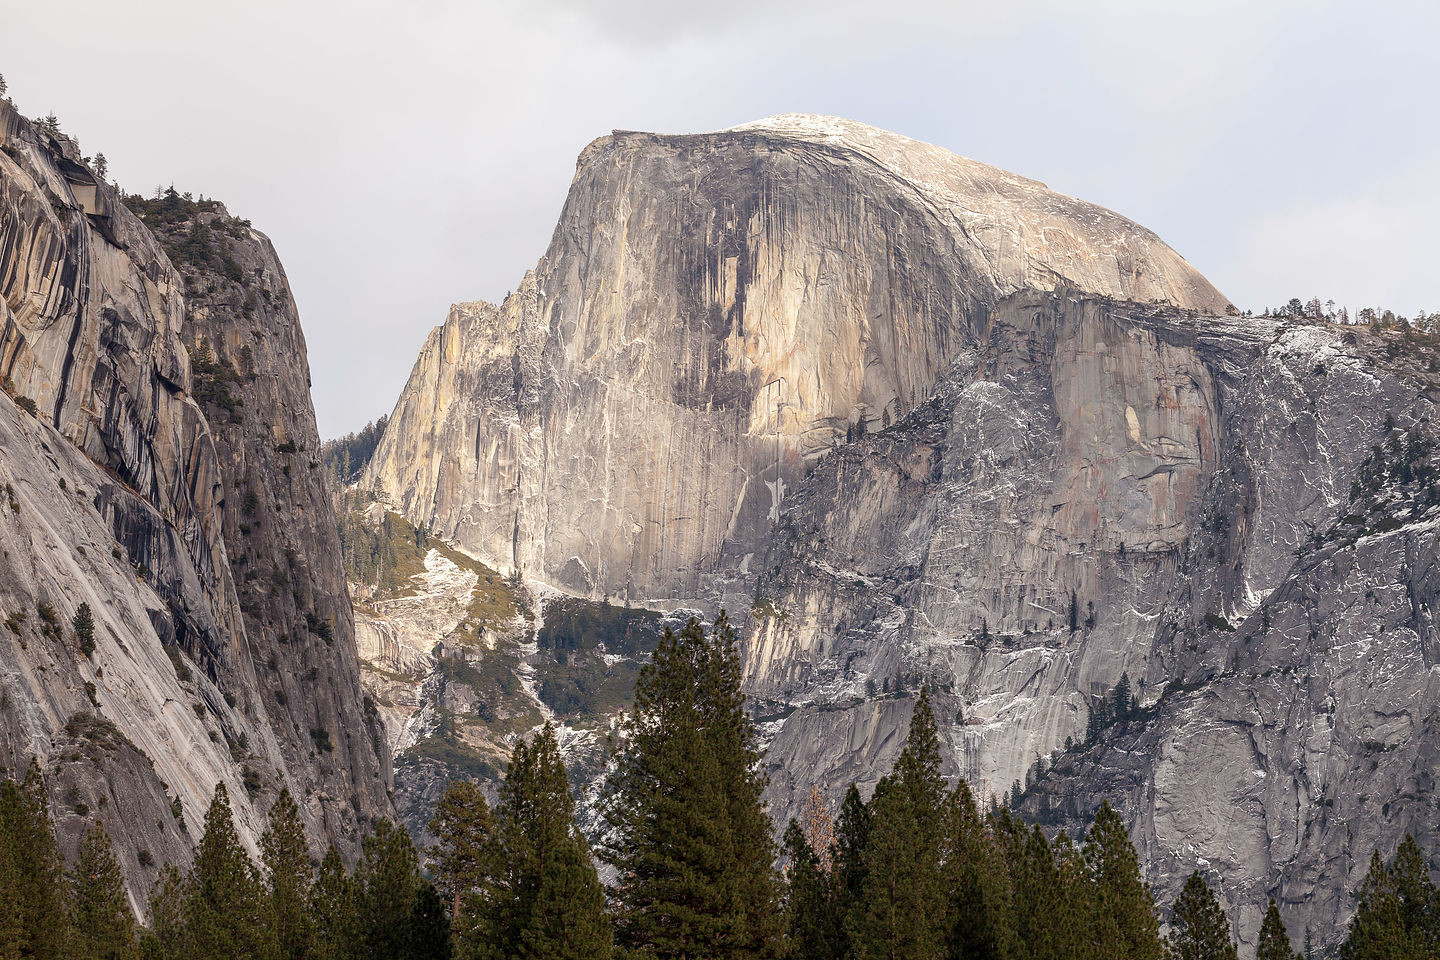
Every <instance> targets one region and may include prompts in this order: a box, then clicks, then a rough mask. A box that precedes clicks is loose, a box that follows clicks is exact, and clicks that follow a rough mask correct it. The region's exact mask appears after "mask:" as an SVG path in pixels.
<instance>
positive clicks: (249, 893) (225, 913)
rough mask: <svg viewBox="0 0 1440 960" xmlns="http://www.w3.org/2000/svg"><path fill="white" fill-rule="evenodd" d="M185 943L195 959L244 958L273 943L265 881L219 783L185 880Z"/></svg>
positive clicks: (253, 955)
mask: <svg viewBox="0 0 1440 960" xmlns="http://www.w3.org/2000/svg"><path fill="white" fill-rule="evenodd" d="M185 893H186V895H185V906H184V930H185V935H184V943H185V952H186V956H187V957H190V958H194V960H227V958H234V960H242V958H253V957H259V956H262V955H266V954H267V952H268V951H269V950H270V949H271V943H272V940H271V930H270V925H269V923H268V920H269V911H268V910H267V906H268V905H267V903H266V897H265V893H264V885H263V883H262V881H261V879H260V875H259V873H258V872H257V871H256V869H255V865H254V864H253V863H251V862H250V856H249V854H247V853H246V852H245V847H244V845H243V844H242V843H241V842H240V835H239V834H238V833H236V831H235V823H234V820H233V819H232V817H231V814H230V795H229V793H228V792H227V791H226V789H225V784H223V783H217V784H216V785H215V794H214V797H213V798H212V799H211V801H210V808H209V809H208V810H207V811H206V812H205V831H204V833H203V834H201V837H200V843H199V845H198V846H197V847H196V848H195V867H194V869H193V870H192V871H191V874H190V878H189V882H188V883H187V884H186V892H185Z"/></svg>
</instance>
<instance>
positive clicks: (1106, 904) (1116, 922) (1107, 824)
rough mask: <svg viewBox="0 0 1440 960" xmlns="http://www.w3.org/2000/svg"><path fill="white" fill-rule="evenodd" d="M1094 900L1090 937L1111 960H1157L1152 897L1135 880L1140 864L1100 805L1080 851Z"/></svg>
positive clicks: (1115, 817) (1112, 815) (1115, 818)
mask: <svg viewBox="0 0 1440 960" xmlns="http://www.w3.org/2000/svg"><path fill="white" fill-rule="evenodd" d="M1081 856H1082V857H1083V858H1084V861H1085V866H1086V869H1087V870H1088V872H1089V876H1090V882H1091V889H1092V891H1093V896H1094V900H1093V901H1092V905H1093V912H1092V914H1091V916H1092V919H1093V921H1094V926H1093V927H1092V929H1091V936H1092V937H1094V938H1095V940H1097V941H1098V942H1099V943H1100V944H1104V945H1105V946H1106V949H1107V951H1108V953H1109V956H1111V957H1113V958H1115V960H1159V957H1160V955H1161V944H1160V922H1159V919H1158V917H1157V916H1156V912H1155V898H1154V896H1153V895H1152V894H1151V892H1150V888H1149V887H1148V886H1147V885H1146V884H1145V882H1144V881H1143V880H1141V879H1140V861H1139V858H1138V857H1137V856H1136V855H1135V847H1134V846H1133V845H1131V843H1130V836H1129V834H1127V833H1126V832H1125V825H1124V824H1123V823H1122V822H1121V821H1120V815H1119V814H1118V813H1116V812H1115V811H1114V810H1113V809H1112V808H1111V806H1110V803H1109V801H1108V800H1107V801H1102V802H1101V804H1100V810H1099V811H1098V812H1097V813H1096V814H1095V822H1094V823H1093V824H1091V826H1090V830H1089V831H1088V832H1087V833H1086V834H1085V845H1084V848H1083V849H1082V851H1081Z"/></svg>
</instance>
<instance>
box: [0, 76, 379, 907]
mask: <svg viewBox="0 0 1440 960" xmlns="http://www.w3.org/2000/svg"><path fill="white" fill-rule="evenodd" d="M0 140H3V143H0V146H3V153H0V376H3V377H4V378H5V379H6V380H7V384H8V386H9V388H10V389H11V390H13V392H14V394H15V396H16V397H17V398H25V397H28V398H30V399H33V400H34V401H35V403H36V405H37V413H38V416H37V417H34V418H32V417H31V416H29V415H28V414H27V413H25V412H23V411H22V410H21V409H20V408H19V407H18V406H17V404H16V403H15V402H14V401H12V400H11V399H10V398H9V397H4V398H0V450H3V454H0V482H3V483H4V484H6V485H7V486H6V488H5V489H6V490H7V496H6V497H5V498H3V500H4V503H3V506H4V510H3V511H0V512H3V517H0V550H3V553H0V610H3V613H4V615H5V617H7V618H9V620H10V622H12V623H13V624H14V626H13V627H12V628H9V629H7V630H6V631H5V633H4V637H5V643H4V644H3V646H0V671H3V685H4V686H3V693H0V764H3V765H4V766H5V767H6V768H7V769H11V770H14V769H17V768H20V767H23V765H24V764H25V763H26V762H27V761H28V759H29V758H30V757H31V756H36V757H38V758H39V759H40V761H41V763H42V767H43V768H44V770H45V773H46V776H47V780H48V782H49V784H50V787H51V800H52V805H54V806H55V808H56V812H57V815H58V816H59V822H60V826H61V832H62V841H63V842H64V844H65V846H66V847H67V849H73V846H74V845H75V844H76V843H78V838H79V835H80V834H81V833H82V832H83V827H84V820H85V817H87V816H89V817H94V816H100V817H102V818H103V819H104V820H105V821H106V824H107V827H108V828H109V830H110V832H111V834H112V836H115V837H116V840H117V846H118V847H119V851H120V856H121V860H122V863H123V864H124V866H125V870H126V875H127V879H128V881H129V883H130V887H131V895H132V898H134V897H136V896H139V897H141V898H143V896H144V895H145V893H147V892H148V889H149V886H150V883H151V882H152V881H153V879H154V877H155V871H156V869H158V866H159V865H160V864H161V863H163V862H164V861H165V860H170V861H172V862H176V863H180V864H184V863H186V862H187V861H188V858H189V855H190V854H189V847H190V843H191V841H192V839H193V837H194V836H198V826H199V823H200V820H201V818H202V817H203V813H204V809H205V806H206V805H207V804H208V802H209V798H210V794H211V791H212V790H213V788H214V786H215V784H216V783H217V782H222V781H223V782H225V783H226V784H227V786H228V788H229V791H230V794H231V796H232V798H234V802H235V807H236V816H237V820H238V821H239V823H238V826H239V828H240V831H241V835H242V837H243V838H244V839H245V841H246V842H247V843H248V844H251V845H252V846H253V844H254V842H255V840H256V839H257V838H258V836H259V833H260V831H261V829H262V828H263V817H264V814H265V813H266V811H267V810H268V808H269V804H270V802H271V801H272V800H273V798H274V796H275V793H276V792H277V791H278V789H279V788H280V787H282V786H288V787H289V788H290V789H291V791H292V792H293V793H294V794H295V795H296V796H297V798H300V799H301V810H302V816H303V817H304V819H305V820H306V823H307V826H308V827H309V829H310V831H311V837H312V840H313V841H314V842H315V844H316V845H317V849H320V847H319V845H320V844H323V843H325V842H330V841H333V842H335V843H337V844H338V845H339V846H340V847H341V849H342V850H345V851H347V852H350V853H353V852H354V851H355V850H356V849H357V848H358V838H359V831H360V828H361V827H362V826H363V825H364V824H365V823H366V822H367V821H368V820H371V819H373V818H375V817H377V816H379V815H382V814H384V813H386V812H388V811H389V810H390V809H391V807H390V801H389V798H388V795H387V787H388V759H387V753H386V750H385V747H384V743H383V739H382V738H380V737H379V736H376V737H374V738H372V737H371V735H370V732H371V731H372V730H377V729H378V728H377V727H376V726H375V724H374V722H373V717H370V716H369V715H368V712H367V710H366V708H365V701H364V699H363V697H362V694H361V690H360V686H359V682H358V666H357V663H356V658H355V652H354V645H353V633H352V628H351V615H350V606H349V603H348V597H347V594H346V592H345V585H344V580H343V574H342V571H341V566H340V559H339V544H338V540H337V537H336V531H335V524H334V520H333V517H332V516H331V514H330V505H329V502H328V500H327V499H326V498H325V496H324V491H323V487H322V485H321V482H320V472H319V470H318V469H317V468H316V466H315V465H312V460H313V458H314V456H315V451H316V448H317V446H318V438H317V437H316V435H315V426H314V414H313V411H312V409H311V406H310V401H309V377H308V371H307V369H306V362H305V352H304V341H303V338H302V337H301V334H300V331H299V326H298V319H297V317H296V315H295V310H294V305H293V302H292V301H291V299H290V296H289V290H288V287H287V286H286V284H285V281H284V275H283V273H282V272H281V270H280V267H279V264H278V262H277V261H276V260H275V257H274V252H273V250H272V249H271V248H270V246H269V242H268V241H267V240H265V239H264V237H263V236H262V235H260V234H258V233H255V232H253V231H246V232H245V233H244V234H243V235H242V234H241V232H240V230H239V229H238V225H236V226H235V235H234V236H233V237H231V238H230V239H229V240H228V241H227V243H228V244H229V251H230V255H231V256H232V258H233V261H234V264H235V268H236V269H237V270H238V271H240V273H241V276H243V277H245V278H248V279H247V280H246V282H245V284H243V286H244V287H245V289H246V290H248V291H251V292H252V295H253V296H256V297H257V298H259V291H260V290H262V289H263V290H264V292H265V296H264V297H263V298H259V299H257V300H256V302H254V303H251V302H249V301H248V300H247V299H245V298H243V297H242V298H241V299H239V300H236V299H235V298H234V296H233V294H235V293H236V288H238V287H240V286H242V285H241V284H240V283H239V282H238V281H235V280H229V279H225V278H222V277H220V276H219V273H220V271H219V267H218V265H216V266H215V267H214V269H209V268H207V269H206V270H203V271H202V270H196V269H194V268H186V270H187V271H188V274H186V275H182V272H181V271H178V270H177V269H176V267H175V265H174V264H172V263H171V261H170V259H169V257H168V256H167V255H166V253H165V251H164V249H163V246H162V243H161V242H160V241H159V240H157V238H156V237H155V236H154V235H153V234H152V232H151V231H150V230H149V229H147V228H146V227H145V225H144V224H142V223H141V222H140V220H139V219H137V218H136V217H135V216H134V215H133V214H132V213H131V212H130V211H129V210H127V209H126V208H125V207H124V205H123V204H122V203H121V202H120V200H119V197H118V195H117V194H116V192H115V191H114V190H113V189H112V188H111V187H110V186H108V185H106V184H104V183H96V181H95V178H94V177H93V176H92V175H91V174H90V173H89V171H88V170H87V168H86V167H85V166H84V163H83V162H82V160H81V158H80V157H79V155H78V150H76V148H75V146H74V144H73V143H72V142H71V141H69V140H67V139H65V138H63V137H61V138H51V137H48V136H46V135H44V134H43V133H41V132H40V131H38V130H37V129H36V128H34V127H33V126H32V125H31V124H30V123H29V122H27V121H26V120H24V119H23V118H22V117H20V116H19V115H18V114H17V113H16V112H15V111H14V109H13V108H12V107H11V106H10V105H9V104H0ZM216 216H217V217H220V218H222V219H225V220H226V221H227V223H228V222H229V221H228V218H225V217H224V212H223V209H220V210H219V211H218V213H217V214H216ZM221 225H222V224H215V226H217V227H219V226H221ZM226 229H231V227H230V226H226ZM187 283H188V284H190V285H191V289H190V290H189V291H187V289H186V284H187ZM262 299H263V302H261V300H262ZM202 337H203V338H205V339H206V340H207V341H208V342H209V344H210V345H212V347H213V350H214V352H215V353H217V354H218V355H219V357H220V359H221V361H222V362H224V363H230V364H232V365H233V368H234V369H239V370H243V371H244V375H243V376H237V377H236V378H235V379H234V381H233V382H231V383H230V384H229V386H228V389H229V391H230V392H231V393H232V394H233V398H232V399H234V400H235V401H236V402H235V404H234V406H233V410H231V411H218V410H217V409H213V408H212V409H208V410H207V409H204V408H202V405H201V404H200V403H199V402H197V399H196V395H197V394H200V393H203V392H204V390H203V389H201V388H202V387H203V386H204V385H203V384H202V383H199V382H197V379H196V377H195V376H194V375H193V371H192V364H191V353H190V350H191V349H192V348H194V347H195V346H196V344H197V342H198V341H199V339H200V338H202ZM243 348H248V349H244V360H243V364H242V363H241V362H240V353H241V351H242V349H243ZM287 442H288V443H292V444H294V450H295V453H290V454H287V453H283V452H282V449H281V448H283V449H285V450H288V449H290V448H289V446H287V445H286V444H287ZM10 490H13V491H14V494H13V498H12V497H11V496H10V495H9V494H8V491H10ZM247 491H254V493H255V494H256V496H255V498H254V500H253V502H250V501H248V498H247V496H246V493H247ZM12 499H13V502H14V504H15V507H16V509H12V508H11V506H10V501H11V500H12ZM255 570H259V571H260V572H261V573H263V574H264V575H266V577H267V581H266V582H265V588H266V592H265V593H263V594H261V593H259V592H258V590H257V585H256V584H255V583H254V582H253V578H252V577H249V576H247V574H248V573H249V572H250V571H255ZM282 584H283V586H282ZM82 602H84V603H88V604H89V606H90V607H91V609H92V611H93V612H94V616H95V619H96V644H97V648H96V651H95V653H94V654H93V655H92V656H90V657H86V656H84V655H83V654H82V653H81V652H80V651H79V649H78V647H77V646H76V643H75V640H74V635H73V631H72V630H71V628H70V621H71V617H72V616H73V615H74V613H75V611H76V609H77V608H78V606H79V604H80V603H82ZM41 605H46V606H47V607H48V608H52V609H53V610H54V611H55V618H56V622H57V624H58V625H59V629H58V636H56V635H55V633H56V631H52V632H51V633H50V634H47V633H46V632H45V631H42V630H41V629H40V627H41V623H42V619H41V617H40V615H39V610H40V608H41ZM305 612H309V613H311V614H313V615H314V616H316V617H317V619H316V620H314V621H310V620H307V619H306V617H305V616H304V613H305ZM22 616H23V618H24V619H23V620H22V619H21V617H22ZM321 621H324V622H326V623H327V624H329V625H330V630H331V632H332V641H331V643H329V644H327V643H324V642H323V641H322V640H321V639H320V638H319V637H318V636H316V635H314V634H312V633H309V632H307V630H306V627H307V624H311V623H313V624H314V625H316V626H317V627H318V624H319V623H320V622H321ZM177 665H178V666H177ZM87 684H89V685H91V687H90V689H89V690H88V691H87ZM282 691H283V692H286V693H288V695H287V696H286V697H285V698H284V699H283V700H282V699H281V697H280V696H278V695H277V692H282ZM87 714H96V715H98V716H99V717H100V718H102V721H103V722H100V723H96V722H93V721H90V720H87V719H85V717H86V715H87ZM112 725H113V726H112ZM312 729H325V730H328V731H329V732H330V734H331V741H332V746H331V748H330V749H329V750H325V749H320V748H318V747H317V745H316V742H315V740H314V738H312V736H311V733H310V731H311V730H312ZM247 780H248V781H249V783H248V787H249V788H253V796H252V795H251V793H252V790H251V789H247ZM175 810H181V811H183V814H182V816H176V815H175V812H174V811H175ZM81 811H84V813H83V814H82V813H81ZM142 850H144V851H148V853H149V854H150V857H149V859H150V860H151V861H152V863H153V865H146V864H144V863H142V862H141V859H142V858H141V857H140V851H142Z"/></svg>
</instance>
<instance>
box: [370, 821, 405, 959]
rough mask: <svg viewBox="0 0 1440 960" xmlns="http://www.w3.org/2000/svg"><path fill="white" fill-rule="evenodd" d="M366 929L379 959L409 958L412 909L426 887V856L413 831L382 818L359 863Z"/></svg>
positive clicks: (375, 955) (373, 954)
mask: <svg viewBox="0 0 1440 960" xmlns="http://www.w3.org/2000/svg"><path fill="white" fill-rule="evenodd" d="M355 880H356V883H357V884H358V886H359V903H360V931H361V942H362V944H363V946H364V951H365V955H366V956H368V957H371V958H373V960H408V956H409V952H408V950H409V943H410V939H411V915H412V914H413V913H414V912H415V898H416V895H417V894H418V893H419V892H420V860H419V857H418V856H417V854H416V852H415V844H414V843H413V842H411V840H410V833H409V831H408V830H406V829H405V828H404V827H403V826H396V825H395V824H393V823H391V822H390V821H389V820H388V819H383V818H382V819H381V820H380V822H378V823H377V824H375V829H374V830H373V831H372V832H371V833H370V835H369V836H368V837H366V838H365V842H364V845H363V847H362V854H361V857H360V863H359V865H358V866H357V867H356V868H355Z"/></svg>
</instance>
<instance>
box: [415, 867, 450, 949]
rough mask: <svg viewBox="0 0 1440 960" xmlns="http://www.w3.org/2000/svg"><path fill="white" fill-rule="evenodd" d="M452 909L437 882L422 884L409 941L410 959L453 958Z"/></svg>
mask: <svg viewBox="0 0 1440 960" xmlns="http://www.w3.org/2000/svg"><path fill="white" fill-rule="evenodd" d="M450 954H451V945H450V908H449V906H448V905H447V904H446V903H445V901H444V900H443V899H441V897H440V891H438V890H436V889H435V885H434V884H433V883H428V882H425V883H421V884H420V891H419V892H418V893H417V894H416V895H415V906H414V907H413V908H412V909H411V911H410V933H409V937H408V938H407V940H406V943H405V956H406V957H408V958H409V960H450Z"/></svg>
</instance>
